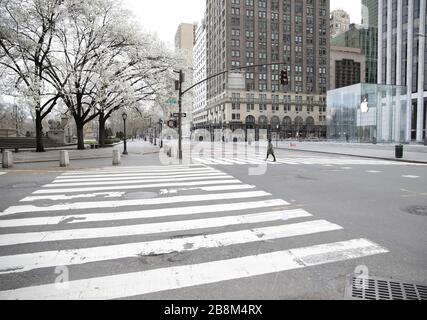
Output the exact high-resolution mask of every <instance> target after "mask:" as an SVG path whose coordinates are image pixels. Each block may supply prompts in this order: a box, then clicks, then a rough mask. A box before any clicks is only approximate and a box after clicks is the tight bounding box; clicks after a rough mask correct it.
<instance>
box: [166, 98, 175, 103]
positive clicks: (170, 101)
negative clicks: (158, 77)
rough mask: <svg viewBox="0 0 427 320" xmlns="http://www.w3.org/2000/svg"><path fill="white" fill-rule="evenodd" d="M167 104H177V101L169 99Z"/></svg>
mask: <svg viewBox="0 0 427 320" xmlns="http://www.w3.org/2000/svg"><path fill="white" fill-rule="evenodd" d="M167 103H168V104H178V101H177V100H176V99H174V98H171V99H169V100H168V101H167Z"/></svg>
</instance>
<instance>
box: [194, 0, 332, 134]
mask: <svg viewBox="0 0 427 320" xmlns="http://www.w3.org/2000/svg"><path fill="white" fill-rule="evenodd" d="M329 13H330V4H329V0H268V1H267V0H227V1H224V0H207V1H206V17H205V22H206V56H207V68H206V70H207V76H208V77H209V76H212V75H215V74H218V73H221V72H223V71H225V70H233V69H235V71H236V69H237V68H242V67H245V69H242V70H241V74H240V76H241V77H242V78H241V80H242V82H241V86H240V87H239V86H236V85H235V83H233V84H232V83H231V80H230V79H231V77H230V74H228V75H227V74H224V75H222V76H220V77H216V78H214V79H211V80H210V81H208V83H207V106H206V117H205V119H204V120H205V121H203V123H202V124H199V125H198V124H194V126H193V129H194V130H195V129H208V130H210V131H211V132H212V133H213V131H214V130H215V129H231V130H236V129H243V130H247V129H255V132H256V137H257V138H259V132H260V130H261V129H264V130H265V129H266V130H268V132H269V134H270V136H271V135H274V136H276V135H280V137H281V138H291V137H296V136H300V137H318V136H321V137H325V136H326V91H327V89H328V86H329V41H330V40H329V39H330V31H329ZM258 65H263V66H258ZM282 69H286V70H287V71H288V78H289V84H288V85H286V86H283V85H281V81H280V72H281V70H282ZM233 76H234V77H236V74H234V75H233ZM238 76H239V75H238V74H237V78H238Z"/></svg>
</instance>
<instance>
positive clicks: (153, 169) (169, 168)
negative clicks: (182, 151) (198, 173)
mask: <svg viewBox="0 0 427 320" xmlns="http://www.w3.org/2000/svg"><path fill="white" fill-rule="evenodd" d="M204 168H206V169H209V168H208V167H206V166H204V165H201V164H190V165H177V166H173V165H170V166H138V167H120V168H115V167H109V168H102V169H90V170H81V171H73V172H66V173H64V175H80V174H89V173H99V172H101V173H121V172H123V171H141V172H167V171H171V172H173V171H176V170H199V169H204Z"/></svg>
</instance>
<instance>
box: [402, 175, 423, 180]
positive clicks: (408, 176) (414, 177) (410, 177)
mask: <svg viewBox="0 0 427 320" xmlns="http://www.w3.org/2000/svg"><path fill="white" fill-rule="evenodd" d="M402 177H403V178H408V179H418V178H421V177H419V176H411V175H407V176H402Z"/></svg>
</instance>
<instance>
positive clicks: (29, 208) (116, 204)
mask: <svg viewBox="0 0 427 320" xmlns="http://www.w3.org/2000/svg"><path fill="white" fill-rule="evenodd" d="M267 196H271V194H270V193H268V192H265V191H252V192H236V193H217V194H205V195H190V196H177V197H169V198H154V199H136V200H120V201H103V202H74V203H64V204H57V205H52V206H46V207H38V206H33V205H24V206H14V207H9V208H7V209H6V210H4V211H3V213H0V216H5V215H11V214H16V213H31V212H33V213H35V212H51V211H64V210H84V209H100V208H120V207H132V206H149V205H160V204H172V203H185V202H198V201H214V200H232V199H242V198H257V197H267Z"/></svg>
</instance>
